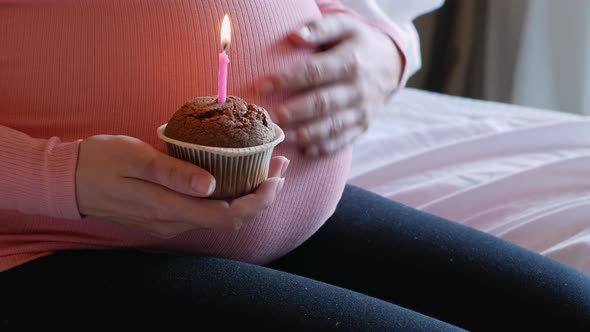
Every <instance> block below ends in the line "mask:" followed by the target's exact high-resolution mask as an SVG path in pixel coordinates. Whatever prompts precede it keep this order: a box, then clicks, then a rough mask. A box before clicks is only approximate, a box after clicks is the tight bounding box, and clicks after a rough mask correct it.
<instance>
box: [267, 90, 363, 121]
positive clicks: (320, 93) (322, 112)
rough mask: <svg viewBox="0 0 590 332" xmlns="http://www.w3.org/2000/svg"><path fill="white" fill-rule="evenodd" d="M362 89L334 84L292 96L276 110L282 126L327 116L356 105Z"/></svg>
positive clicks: (359, 100) (360, 98)
mask: <svg viewBox="0 0 590 332" xmlns="http://www.w3.org/2000/svg"><path fill="white" fill-rule="evenodd" d="M362 95H363V93H362V89H359V88H358V87H356V86H355V85H353V84H350V83H348V84H334V85H330V86H327V87H323V88H319V89H316V90H314V91H311V92H307V93H304V94H302V95H299V96H296V97H292V98H290V99H288V100H287V102H286V103H285V104H283V105H282V106H280V107H279V109H278V110H277V116H278V122H279V125H281V126H282V127H288V126H293V125H297V124H299V123H301V122H305V121H310V120H313V119H317V118H319V117H325V116H329V115H330V114H331V113H334V112H336V111H339V110H341V109H345V108H349V107H352V106H356V105H358V104H359V103H360V102H361V101H362Z"/></svg>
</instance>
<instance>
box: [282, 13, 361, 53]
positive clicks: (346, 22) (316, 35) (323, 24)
mask: <svg viewBox="0 0 590 332" xmlns="http://www.w3.org/2000/svg"><path fill="white" fill-rule="evenodd" d="M358 24H359V23H358V22H357V21H356V20H355V19H354V18H351V17H350V15H329V16H326V17H322V18H320V19H317V20H314V21H311V22H309V23H307V24H306V25H304V26H303V27H301V28H300V29H299V30H298V31H296V32H295V33H292V34H291V35H290V36H289V37H290V38H291V40H293V41H294V42H295V43H298V44H306V45H310V46H321V45H324V44H331V43H335V42H338V41H340V40H342V39H344V38H346V37H349V36H350V35H352V34H353V33H354V31H355V30H356V29H357V28H358Z"/></svg>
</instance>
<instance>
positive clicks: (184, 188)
mask: <svg viewBox="0 0 590 332" xmlns="http://www.w3.org/2000/svg"><path fill="white" fill-rule="evenodd" d="M133 177H136V178H138V179H141V180H146V181H150V182H153V183H156V184H159V185H162V186H164V187H167V188H170V189H172V190H174V191H176V192H179V193H183V194H186V195H191V196H196V197H207V196H209V195H211V194H212V193H213V191H214V190H215V178H214V177H213V176H212V175H211V174H210V173H209V172H207V171H205V170H204V169H202V168H200V167H197V166H195V165H193V164H191V163H189V162H186V161H183V160H180V159H176V158H173V157H170V156H168V155H166V154H164V153H161V152H159V151H156V150H154V153H152V154H151V156H150V157H149V158H148V160H146V162H145V164H144V166H143V167H142V168H141V169H139V170H137V172H135V176H133Z"/></svg>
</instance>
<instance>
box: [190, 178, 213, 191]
mask: <svg viewBox="0 0 590 332" xmlns="http://www.w3.org/2000/svg"><path fill="white" fill-rule="evenodd" d="M191 187H192V188H193V190H194V191H195V192H196V193H198V194H199V195H204V196H209V195H211V194H212V193H213V190H215V179H211V180H210V181H203V179H202V178H201V177H200V176H193V177H192V179H191Z"/></svg>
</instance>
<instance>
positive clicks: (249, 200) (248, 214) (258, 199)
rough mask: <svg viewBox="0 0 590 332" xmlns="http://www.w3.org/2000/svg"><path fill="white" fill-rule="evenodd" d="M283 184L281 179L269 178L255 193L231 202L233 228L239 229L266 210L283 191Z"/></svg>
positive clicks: (283, 180) (283, 181)
mask: <svg viewBox="0 0 590 332" xmlns="http://www.w3.org/2000/svg"><path fill="white" fill-rule="evenodd" d="M284 183H285V179H283V178H278V177H273V178H269V179H267V180H266V181H264V182H263V183H262V185H261V186H260V187H259V188H258V189H257V190H256V192H254V193H252V194H249V195H246V196H243V197H240V198H238V199H235V200H233V201H232V202H231V205H230V211H232V212H233V213H234V220H236V221H237V224H236V225H235V228H236V229H239V228H241V227H242V225H243V223H245V222H246V221H248V220H249V219H250V218H252V217H254V216H255V215H257V214H258V213H260V212H261V211H262V210H264V209H266V208H268V207H269V206H270V205H271V204H272V203H273V202H274V200H275V198H276V196H277V195H278V193H279V192H280V191H281V190H282V189H283V185H284Z"/></svg>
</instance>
